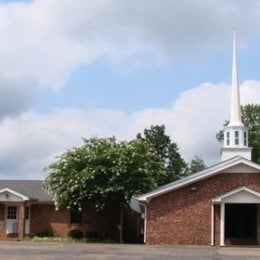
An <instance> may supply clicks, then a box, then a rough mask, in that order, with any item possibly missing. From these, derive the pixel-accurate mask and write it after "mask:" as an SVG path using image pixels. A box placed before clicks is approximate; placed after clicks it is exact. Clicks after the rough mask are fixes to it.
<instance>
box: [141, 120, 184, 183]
mask: <svg viewBox="0 0 260 260" xmlns="http://www.w3.org/2000/svg"><path fill="white" fill-rule="evenodd" d="M137 139H141V140H144V141H145V142H147V143H148V144H150V145H151V146H152V147H153V148H154V149H155V150H156V152H157V154H158V155H159V157H160V158H161V159H162V160H163V163H164V174H162V175H161V176H160V179H159V180H158V183H159V185H163V184H166V183H169V182H171V181H175V180H177V179H179V178H181V177H183V176H185V175H186V173H187V171H186V168H187V164H186V163H185V161H184V160H183V158H182V157H181V155H180V153H179V148H178V146H177V144H176V143H174V142H172V141H171V138H170V137H169V136H168V135H166V134H165V126H164V125H155V126H153V125H152V126H151V127H150V128H148V129H147V128H146V129H144V133H143V135H142V134H141V133H139V134H137Z"/></svg>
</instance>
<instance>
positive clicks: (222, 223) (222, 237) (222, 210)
mask: <svg viewBox="0 0 260 260" xmlns="http://www.w3.org/2000/svg"><path fill="white" fill-rule="evenodd" d="M224 245H225V203H223V202H221V204H220V246H224Z"/></svg>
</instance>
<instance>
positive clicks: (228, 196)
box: [212, 187, 260, 204]
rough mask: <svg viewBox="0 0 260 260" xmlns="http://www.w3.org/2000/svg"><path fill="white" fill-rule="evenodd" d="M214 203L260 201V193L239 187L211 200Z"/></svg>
mask: <svg viewBox="0 0 260 260" xmlns="http://www.w3.org/2000/svg"><path fill="white" fill-rule="evenodd" d="M212 201H213V202H214V203H221V202H225V203H247V204H248V203H260V193H258V192H256V191H253V190H250V189H248V188H246V187H240V188H238V189H235V190H232V191H230V192H228V193H225V194H222V195H221V196H218V197H216V198H214V199H213V200H212Z"/></svg>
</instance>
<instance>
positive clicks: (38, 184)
mask: <svg viewBox="0 0 260 260" xmlns="http://www.w3.org/2000/svg"><path fill="white" fill-rule="evenodd" d="M4 188H9V189H11V190H13V191H16V192H18V193H20V194H22V195H24V196H26V197H28V198H30V199H32V200H37V201H40V202H52V199H51V197H50V196H49V195H48V194H47V192H46V191H45V190H44V188H43V181H41V180H0V190H2V189H4Z"/></svg>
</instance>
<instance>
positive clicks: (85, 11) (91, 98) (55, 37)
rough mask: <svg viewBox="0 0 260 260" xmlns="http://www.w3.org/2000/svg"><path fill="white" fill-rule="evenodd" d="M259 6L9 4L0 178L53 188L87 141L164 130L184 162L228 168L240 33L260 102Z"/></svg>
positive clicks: (250, 90) (0, 15) (0, 51)
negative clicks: (59, 162) (56, 173)
mask: <svg viewBox="0 0 260 260" xmlns="http://www.w3.org/2000/svg"><path fill="white" fill-rule="evenodd" d="M259 14H260V1H256V0H255V1H254V0H248V1H242V0H241V1H239V0H197V1H192V0H183V1H177V0H176V1H175V0H165V1H159V0H131V1H130V0H125V1H120V0H100V1H96V0H95V1H94V0H89V1H85V0H77V1H73V0H55V1H53V0H34V1H23V0H20V1H11V0H8V1H7V0H6V1H5V0H0V37H1V40H0V57H1V59H0V60H1V62H0V133H1V135H0V143H1V146H0V150H1V151H0V177H1V178H7V179H8V178H9V179H13V178H27V179H28V178H30V179H31V178H32V179H37V178H44V177H45V176H46V173H45V172H44V171H43V168H44V167H45V166H46V165H48V164H49V163H51V162H52V161H53V160H54V158H55V156H57V155H59V154H61V153H62V152H64V151H65V150H66V149H68V148H70V147H73V146H78V145H81V144H82V139H81V138H82V137H85V138H88V137H92V136H98V137H106V136H111V135H114V136H116V137H117V138H118V139H120V140H129V139H131V138H134V137H135V135H136V134H137V133H138V132H141V131H143V129H144V128H147V127H149V126H150V125H151V124H154V125H155V124H165V125H166V129H167V134H169V135H170V136H171V138H172V140H173V141H175V142H176V143H177V144H178V146H179V148H180V152H181V154H182V156H183V157H184V158H185V160H186V161H190V160H191V158H193V156H194V155H199V156H201V157H202V158H203V159H204V160H205V161H206V163H207V164H208V165H210V164H212V163H215V162H218V161H219V160H220V156H219V149H220V147H221V145H220V144H218V143H217V141H216V140H215V133H216V132H217V131H218V129H220V128H221V125H222V122H223V121H224V120H225V119H226V118H228V116H229V89H230V85H229V84H230V78H231V53H232V50H231V48H232V27H233V26H235V27H236V28H237V39H238V42H237V45H238V60H239V68H240V73H239V77H240V82H241V101H242V103H243V104H245V103H259V102H260V83H259V81H260V71H259V68H260V48H259V44H260V29H259V26H258V24H259V22H260V18H259V17H260V15H259Z"/></svg>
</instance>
